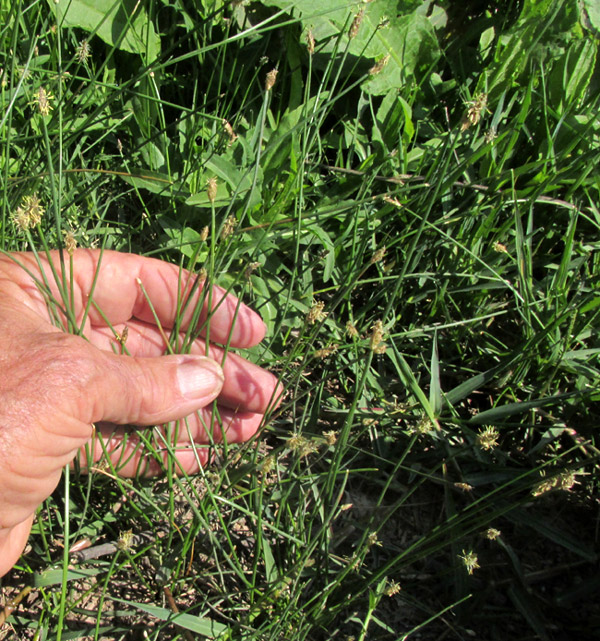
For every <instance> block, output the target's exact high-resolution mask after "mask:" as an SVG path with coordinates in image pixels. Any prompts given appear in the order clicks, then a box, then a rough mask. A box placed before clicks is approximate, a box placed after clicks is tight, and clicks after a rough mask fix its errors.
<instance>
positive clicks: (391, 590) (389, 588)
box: [384, 581, 402, 596]
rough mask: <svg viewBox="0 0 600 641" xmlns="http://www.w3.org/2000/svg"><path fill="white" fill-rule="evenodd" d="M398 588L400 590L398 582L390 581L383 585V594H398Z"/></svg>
mask: <svg viewBox="0 0 600 641" xmlns="http://www.w3.org/2000/svg"><path fill="white" fill-rule="evenodd" d="M400 590H402V587H401V586H400V584H399V583H397V582H396V581H390V582H389V583H388V584H387V585H386V587H385V591H384V594H385V596H394V595H395V594H398V592H400Z"/></svg>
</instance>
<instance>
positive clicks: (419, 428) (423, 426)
mask: <svg viewBox="0 0 600 641" xmlns="http://www.w3.org/2000/svg"><path fill="white" fill-rule="evenodd" d="M432 430H433V423H432V422H431V421H430V420H429V418H428V417H427V416H422V417H421V418H420V419H419V420H418V421H417V424H416V425H415V426H414V427H411V428H410V432H412V433H413V434H419V435H420V436H423V435H425V434H429V432H431V431H432Z"/></svg>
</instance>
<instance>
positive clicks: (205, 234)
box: [200, 225, 210, 243]
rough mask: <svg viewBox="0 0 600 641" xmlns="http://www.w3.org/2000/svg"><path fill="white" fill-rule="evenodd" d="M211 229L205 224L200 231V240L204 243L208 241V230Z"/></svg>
mask: <svg viewBox="0 0 600 641" xmlns="http://www.w3.org/2000/svg"><path fill="white" fill-rule="evenodd" d="M209 231H210V230H209V228H208V225H204V227H202V231H201V232H200V240H201V241H202V242H203V243H205V242H206V239H207V238H208V232H209Z"/></svg>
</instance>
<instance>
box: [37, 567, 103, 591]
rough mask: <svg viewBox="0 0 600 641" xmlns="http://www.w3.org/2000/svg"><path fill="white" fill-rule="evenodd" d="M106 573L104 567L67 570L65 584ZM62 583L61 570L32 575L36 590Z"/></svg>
mask: <svg viewBox="0 0 600 641" xmlns="http://www.w3.org/2000/svg"><path fill="white" fill-rule="evenodd" d="M104 572H106V568H105V567H100V568H89V569H81V570H68V571H67V582H69V581H75V580H81V579H89V578H90V577H93V576H98V574H103V573H104ZM62 582H63V571H62V568H57V569H52V570H46V571H45V572H41V573H40V574H34V575H33V585H34V587H36V588H47V587H49V586H51V585H60V584H62Z"/></svg>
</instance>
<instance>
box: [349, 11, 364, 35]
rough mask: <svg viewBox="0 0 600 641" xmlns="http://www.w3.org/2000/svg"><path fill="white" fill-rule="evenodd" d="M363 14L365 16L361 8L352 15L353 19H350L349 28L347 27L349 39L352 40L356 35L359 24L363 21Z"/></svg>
mask: <svg viewBox="0 0 600 641" xmlns="http://www.w3.org/2000/svg"><path fill="white" fill-rule="evenodd" d="M364 16H365V10H364V9H361V10H360V11H359V12H358V13H357V14H356V15H355V16H354V20H352V24H351V25H350V29H348V38H349V39H350V40H353V39H354V38H356V36H357V35H358V30H359V29H360V25H361V22H362V21H363V18H364Z"/></svg>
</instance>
